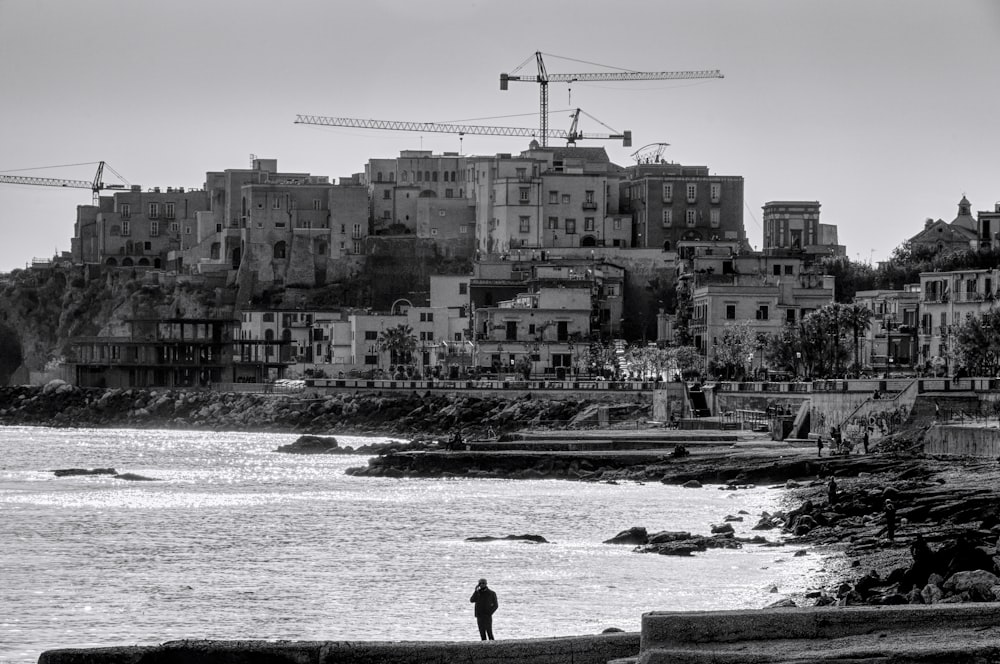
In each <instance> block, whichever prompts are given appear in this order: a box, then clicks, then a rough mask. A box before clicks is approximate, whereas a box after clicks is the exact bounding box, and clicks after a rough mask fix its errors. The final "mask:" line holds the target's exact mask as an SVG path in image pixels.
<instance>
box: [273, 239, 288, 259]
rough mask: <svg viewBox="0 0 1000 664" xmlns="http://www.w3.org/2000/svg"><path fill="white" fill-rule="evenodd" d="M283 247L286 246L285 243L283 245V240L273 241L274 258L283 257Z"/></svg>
mask: <svg viewBox="0 0 1000 664" xmlns="http://www.w3.org/2000/svg"><path fill="white" fill-rule="evenodd" d="M285 247H286V245H285V243H284V242H275V243H274V257H275V258H284V257H285Z"/></svg>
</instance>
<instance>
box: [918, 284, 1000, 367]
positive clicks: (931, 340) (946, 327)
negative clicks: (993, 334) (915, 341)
mask: <svg viewBox="0 0 1000 664" xmlns="http://www.w3.org/2000/svg"><path fill="white" fill-rule="evenodd" d="M920 292H921V294H922V299H921V301H920V333H919V343H920V354H919V359H920V360H921V361H922V362H923V366H924V368H925V369H928V370H931V371H934V372H935V373H944V374H947V373H948V372H950V371H951V369H953V368H954V362H955V357H954V352H955V346H954V340H955V337H954V335H955V329H956V328H957V327H958V326H959V325H961V324H962V323H963V322H965V320H966V318H967V317H969V316H981V315H982V314H983V313H985V312H987V311H989V310H990V309H992V308H993V307H994V306H996V300H997V297H998V296H1000V269H996V268H994V269H978V270H954V271H951V272H921V273H920Z"/></svg>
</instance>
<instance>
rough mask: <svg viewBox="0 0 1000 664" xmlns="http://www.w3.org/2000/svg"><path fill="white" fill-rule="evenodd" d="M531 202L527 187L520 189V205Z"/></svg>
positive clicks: (529, 191)
mask: <svg viewBox="0 0 1000 664" xmlns="http://www.w3.org/2000/svg"><path fill="white" fill-rule="evenodd" d="M529 200H531V190H530V189H528V188H527V187H521V189H520V201H521V202H522V203H527V202H528V201H529Z"/></svg>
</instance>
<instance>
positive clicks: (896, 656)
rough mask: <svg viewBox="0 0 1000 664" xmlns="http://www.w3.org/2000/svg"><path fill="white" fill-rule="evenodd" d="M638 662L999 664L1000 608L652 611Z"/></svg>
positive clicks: (984, 605) (977, 605) (645, 623)
mask: <svg viewBox="0 0 1000 664" xmlns="http://www.w3.org/2000/svg"><path fill="white" fill-rule="evenodd" d="M637 662H638V664H709V663H711V664H751V663H753V664H759V663H763V662H767V663H770V664H782V663H788V664H792V663H795V664H804V663H806V662H831V663H832V662H837V663H839V664H845V663H848V662H849V663H851V664H860V663H862V662H864V663H866V664H889V663H891V664H910V663H913V664H916V663H918V662H920V663H929V662H937V663H944V662H948V663H955V664H958V663H959V662H977V663H979V662H982V663H984V664H985V663H987V662H1000V603H970V604H937V605H930V606H924V605H914V606H857V607H832V608H831V607H823V608H801V609H795V608H789V609H764V610H760V611H706V612H688V613H672V612H671V613H667V612H652V613H647V614H644V615H643V618H642V641H641V646H640V654H639V657H638V659H637Z"/></svg>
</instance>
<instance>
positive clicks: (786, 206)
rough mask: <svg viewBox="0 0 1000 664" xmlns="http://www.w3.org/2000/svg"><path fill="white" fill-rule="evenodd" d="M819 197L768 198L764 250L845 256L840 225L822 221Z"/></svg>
mask: <svg viewBox="0 0 1000 664" xmlns="http://www.w3.org/2000/svg"><path fill="white" fill-rule="evenodd" d="M819 208H820V204H819V201H769V202H767V203H765V204H764V216H763V220H764V245H763V250H764V252H765V253H773V252H779V253H780V252H789V251H794V252H799V253H802V254H805V255H807V256H810V257H811V258H820V257H823V256H846V255H847V248H846V247H845V246H844V245H842V244H839V243H838V242H837V227H836V225H834V224H821V223H820V221H819Z"/></svg>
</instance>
